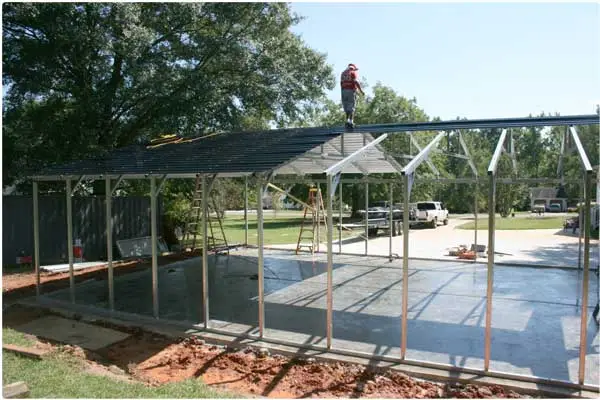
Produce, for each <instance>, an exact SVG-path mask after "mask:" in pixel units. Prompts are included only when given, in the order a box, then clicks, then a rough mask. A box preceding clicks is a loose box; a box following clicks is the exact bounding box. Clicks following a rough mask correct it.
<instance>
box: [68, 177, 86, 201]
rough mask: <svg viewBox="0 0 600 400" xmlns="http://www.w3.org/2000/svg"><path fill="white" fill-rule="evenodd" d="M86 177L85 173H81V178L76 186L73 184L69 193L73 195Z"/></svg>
mask: <svg viewBox="0 0 600 400" xmlns="http://www.w3.org/2000/svg"><path fill="white" fill-rule="evenodd" d="M84 179H85V175H81V177H80V178H79V180H78V181H77V183H76V184H75V186H73V187H72V188H71V193H69V196H73V194H74V193H75V191H76V190H77V189H78V188H79V186H80V185H81V182H83V180H84Z"/></svg>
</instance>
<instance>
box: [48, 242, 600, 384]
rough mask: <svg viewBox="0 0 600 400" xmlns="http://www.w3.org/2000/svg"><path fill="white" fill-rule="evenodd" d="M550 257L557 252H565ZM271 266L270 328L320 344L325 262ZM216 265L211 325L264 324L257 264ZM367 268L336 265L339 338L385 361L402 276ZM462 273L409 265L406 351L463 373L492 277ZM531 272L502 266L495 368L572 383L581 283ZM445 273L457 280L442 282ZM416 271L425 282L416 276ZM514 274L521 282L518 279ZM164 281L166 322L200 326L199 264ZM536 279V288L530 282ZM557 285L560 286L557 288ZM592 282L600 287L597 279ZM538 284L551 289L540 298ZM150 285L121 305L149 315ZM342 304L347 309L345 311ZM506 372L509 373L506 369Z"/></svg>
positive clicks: (222, 261) (120, 285)
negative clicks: (574, 296)
mask: <svg viewBox="0 0 600 400" xmlns="http://www.w3.org/2000/svg"><path fill="white" fill-rule="evenodd" d="M548 251H552V252H556V254H560V249H551V250H548ZM264 260H265V271H264V277H265V279H264V290H265V297H266V300H265V315H266V317H265V321H266V322H265V326H266V327H267V328H268V329H272V330H277V331H281V332H287V335H288V336H287V340H289V341H295V342H298V343H302V342H304V341H305V338H306V337H307V336H308V337H309V338H313V339H314V338H318V337H320V338H323V337H325V335H326V310H325V303H326V302H325V300H326V281H325V272H326V263H323V262H317V261H306V260H302V259H294V258H285V259H282V258H277V257H269V256H267V257H265V259H264ZM209 261H210V263H209V266H210V267H209V268H210V269H209V277H208V278H209V282H208V285H209V291H210V296H209V305H210V307H209V308H210V318H211V319H213V320H219V321H227V322H230V323H233V324H239V325H240V326H251V327H255V326H257V325H258V301H257V296H258V285H257V281H256V279H253V278H254V276H255V275H256V274H257V259H256V257H254V256H247V255H232V256H229V257H215V256H211V257H209ZM367 262H368V261H363V265H362V266H361V267H364V269H365V270H364V271H362V272H360V273H355V272H352V273H349V272H348V271H349V270H348V269H347V268H346V267H349V265H348V264H344V263H336V264H334V270H335V271H334V280H335V279H336V278H337V280H335V286H334V312H333V334H334V338H335V339H336V340H343V341H345V342H347V343H355V344H356V345H357V346H358V347H360V344H368V345H370V347H371V348H372V347H373V346H374V347H375V351H376V352H379V353H380V354H385V353H388V352H389V351H391V349H397V348H398V347H399V343H400V338H401V306H400V305H401V298H402V291H401V287H402V279H397V278H394V277H392V276H391V275H389V273H391V272H387V271H385V270H384V268H383V267H379V266H377V265H375V264H370V265H367ZM371 263H372V261H371ZM438 264H439V263H438ZM415 265H419V264H417V263H415ZM451 266H454V264H452V265H451ZM353 267H357V265H353ZM455 267H456V268H450V269H445V270H444V269H428V268H424V269H421V268H419V269H415V268H414V267H413V266H412V263H411V271H410V273H411V277H410V279H411V282H413V283H411V288H413V289H411V293H409V306H410V308H409V318H408V346H407V347H408V350H410V351H413V352H416V354H424V353H428V354H431V353H435V354H437V355H441V356H442V357H445V358H446V359H449V362H450V363H455V364H454V365H458V366H464V365H465V364H466V362H467V361H468V360H469V359H479V360H481V359H483V353H484V324H485V291H484V290H482V289H481V287H482V286H481V285H482V282H484V279H485V270H484V268H481V270H478V271H477V272H474V271H475V269H473V267H469V269H468V270H462V271H461V269H460V268H459V266H455ZM388 270H391V269H390V268H388ZM534 270H535V268H525V267H523V268H508V267H504V268H503V267H497V268H496V275H495V285H494V310H496V309H498V311H497V312H495V313H494V314H493V323H492V362H499V363H501V364H502V365H503V366H506V365H512V366H514V367H516V368H525V369H528V370H530V371H531V373H532V374H533V375H534V376H540V377H546V378H553V379H561V380H569V379H570V376H572V375H573V373H572V372H571V374H569V363H572V362H573V360H575V359H577V357H578V355H579V351H578V349H577V348H576V346H575V347H573V345H572V343H578V338H579V333H578V329H579V323H578V321H579V319H578V318H579V315H578V312H579V309H578V307H577V304H575V303H574V302H572V301H571V300H570V298H571V297H570V296H567V297H564V298H562V297H561V298H560V299H559V296H560V295H561V294H560V293H561V292H562V291H564V290H565V288H567V289H568V290H569V291H573V290H576V289H577V287H576V286H577V284H578V282H579V281H578V278H577V277H576V276H575V275H573V274H577V271H566V270H561V271H560V274H558V273H556V276H554V278H553V279H550V280H548V281H546V282H541V281H540V279H541V277H542V276H545V275H540V274H542V273H543V274H545V273H546V272H539V271H542V270H537V272H535V273H533V272H530V271H534ZM515 271H516V272H515ZM546 271H549V270H546ZM550 271H551V272H554V270H550ZM382 272H385V273H386V274H388V275H386V276H388V281H384V282H381V279H386V278H385V276H383V278H382V277H381V276H380V275H377V276H375V277H374V276H373V274H374V273H382ZM443 273H447V274H450V275H449V276H442V275H440V274H443ZM415 274H419V276H420V275H421V274H424V275H423V276H420V277H419V278H418V279H417V278H416V275H415ZM465 274H468V275H465ZM471 274H477V276H475V275H473V278H472V279H473V282H472V284H466V286H465V284H464V283H463V284H462V286H461V287H460V288H459V289H460V290H458V292H457V291H456V290H457V289H456V285H457V281H458V280H459V279H464V277H465V276H466V277H469V276H470V275H471ZM515 274H517V275H516V277H511V276H513V275H515ZM519 274H520V275H519ZM158 278H159V283H158V288H159V289H158V290H159V297H160V304H159V309H160V315H161V318H164V319H169V320H177V321H190V322H193V323H198V322H200V321H202V306H203V303H202V296H201V293H202V276H201V268H200V263H199V261H198V260H197V259H196V260H195V261H190V260H188V261H186V262H184V263H180V264H179V265H178V266H175V265H173V266H172V268H168V269H167V268H163V269H160V270H159V277H158ZM367 278H369V279H371V282H372V283H378V284H377V286H373V287H365V286H364V282H363V283H360V282H358V281H359V280H361V279H363V280H364V279H367ZM566 278H568V280H569V282H571V281H572V282H575V284H572V283H569V282H567V283H568V284H566V285H567V286H560V285H565V279H566ZM415 279H417V280H416V281H415ZM515 280H516V282H514V281H515ZM534 281H535V282H536V284H537V286H536V285H532V283H533V282H534ZM418 282H428V283H427V285H430V286H431V285H432V283H431V282H435V283H434V286H433V287H429V286H428V287H427V288H425V287H424V288H422V290H421V289H419V288H418V285H417V283H418ZM469 285H471V286H469ZM552 285H556V286H557V288H556V289H552ZM590 285H591V287H592V288H595V286H593V282H591V283H590ZM451 287H453V289H451ZM483 287H484V286H483ZM539 287H542V288H545V289H542V290H541V291H540V290H538V288H539ZM81 288H82V286H79V287H78V293H80V294H81V296H80V297H79V301H81V302H83V303H85V304H88V305H93V306H96V307H106V303H105V296H106V290H107V288H106V283H104V282H95V283H93V282H92V283H89V284H87V285H86V286H85V288H84V289H81ZM151 288H152V280H151V274H150V271H143V272H140V273H136V274H130V275H126V276H123V277H120V278H118V279H116V280H115V293H116V294H115V297H116V299H117V308H118V309H120V310H123V311H127V312H134V313H139V314H145V315H152V290H151ZM544 290H545V291H546V292H547V293H549V294H550V295H554V291H553V290H555V291H556V298H554V299H553V298H548V299H547V300H544V299H546V298H547V296H548V295H546V294H544V293H541V294H540V292H543V291H544ZM595 290H596V291H597V287H596V289H595ZM548 291H549V292H548ZM591 292H592V293H593V290H592V291H591ZM590 295H591V294H590ZM278 296H279V297H278ZM286 296H288V297H287V298H286ZM536 296H537V297H536ZM540 296H541V297H540ZM52 297H55V298H60V299H61V300H67V301H68V290H67V291H60V292H56V293H54V294H52ZM340 302H345V303H347V304H348V305H347V306H345V307H341V308H340V306H339V304H340ZM336 303H337V305H336ZM593 306H594V305H593V304H592V305H591V308H590V311H589V313H590V314H591V310H592V309H593ZM369 307H379V311H378V312H377V313H375V312H374V311H372V310H370V311H365V310H366V309H367V308H369ZM425 312H427V313H428V315H427V316H425V315H424V313H425ZM465 312H466V315H465ZM432 313H433V316H432ZM457 313H460V314H457ZM513 314H514V315H517V316H518V317H519V318H516V317H515V326H516V325H519V323H521V322H522V320H524V319H527V323H526V324H525V325H519V326H518V327H515V328H513V327H511V328H510V329H509V328H498V327H495V326H498V324H497V323H496V324H494V322H495V321H502V322H504V321H505V320H507V319H510V318H513V316H512V315H513ZM452 315H463V318H462V319H460V320H459V321H458V322H448V321H449V320H452V318H447V317H448V316H452ZM565 321H566V322H565ZM505 325H506V324H505ZM508 325H510V324H508ZM588 329H589V330H588V346H587V348H588V351H587V353H588V354H597V350H598V349H597V344H594V345H593V346H592V344H593V343H594V341H596V342H597V340H598V339H597V336H598V327H597V325H595V323H594V322H593V321H591V318H590V324H589V326H588ZM565 337H568V339H569V340H570V342H571V345H570V346H567V344H566V343H565V339H564V338H565ZM311 340H312V339H311ZM420 359H425V358H420ZM499 368H500V369H502V366H500V367H499ZM509 369H510V367H509ZM509 372H511V371H509ZM597 372H598V367H597V366H596V367H595V372H594V371H590V372H588V376H594V375H593V374H594V373H595V374H596V375H597ZM590 374H591V375H590ZM597 383H598V382H597V381H596V382H595V384H597Z"/></svg>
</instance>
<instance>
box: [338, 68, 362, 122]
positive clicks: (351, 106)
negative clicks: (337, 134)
mask: <svg viewBox="0 0 600 400" xmlns="http://www.w3.org/2000/svg"><path fill="white" fill-rule="evenodd" d="M356 71H358V68H356V65H354V64H348V68H346V69H345V70H344V72H342V77H341V80H340V86H341V87H342V106H343V107H344V112H345V113H346V126H347V127H349V128H354V110H355V108H356V91H357V90H358V91H359V92H360V94H362V95H363V96H364V95H365V92H363V90H362V88H361V87H360V83H359V82H358V72H356Z"/></svg>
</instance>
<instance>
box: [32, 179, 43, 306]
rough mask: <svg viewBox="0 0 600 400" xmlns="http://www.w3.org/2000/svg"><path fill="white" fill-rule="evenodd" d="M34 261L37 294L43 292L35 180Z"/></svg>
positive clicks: (36, 184)
mask: <svg viewBox="0 0 600 400" xmlns="http://www.w3.org/2000/svg"><path fill="white" fill-rule="evenodd" d="M33 262H34V263H35V264H34V265H35V295H36V296H37V297H39V296H40V294H41V289H42V288H41V283H40V205H39V193H38V183H37V182H35V181H34V182H33Z"/></svg>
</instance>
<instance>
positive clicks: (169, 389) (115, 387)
mask: <svg viewBox="0 0 600 400" xmlns="http://www.w3.org/2000/svg"><path fill="white" fill-rule="evenodd" d="M2 339H3V342H4V343H12V344H26V343H24V342H23V341H25V342H27V339H26V338H25V337H23V335H22V334H21V333H19V332H16V331H14V330H12V329H7V328H3V330H2ZM17 342H18V343H17ZM29 343H30V344H31V342H29ZM82 364H83V361H82V360H79V359H77V358H75V357H73V356H70V355H66V354H64V353H55V354H51V355H49V356H48V357H47V358H44V359H43V360H41V361H39V360H32V359H29V358H25V357H20V356H18V355H16V354H13V353H10V352H5V351H3V352H2V367H3V368H2V379H3V384H4V385H7V384H9V383H14V382H17V381H23V382H25V383H26V384H27V386H28V387H29V390H30V392H31V397H33V398H48V397H54V398H121V399H126V398H239V397H240V395H238V394H233V393H230V392H224V391H217V390H214V389H212V388H210V387H208V386H207V385H205V384H203V383H202V382H201V381H200V380H199V379H188V380H186V381H183V382H178V383H172V384H168V385H163V386H160V387H148V386H145V385H143V384H141V383H129V382H124V381H120V380H116V379H113V378H111V377H106V376H98V375H92V374H90V373H86V372H85V371H84V369H83V365H82Z"/></svg>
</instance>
